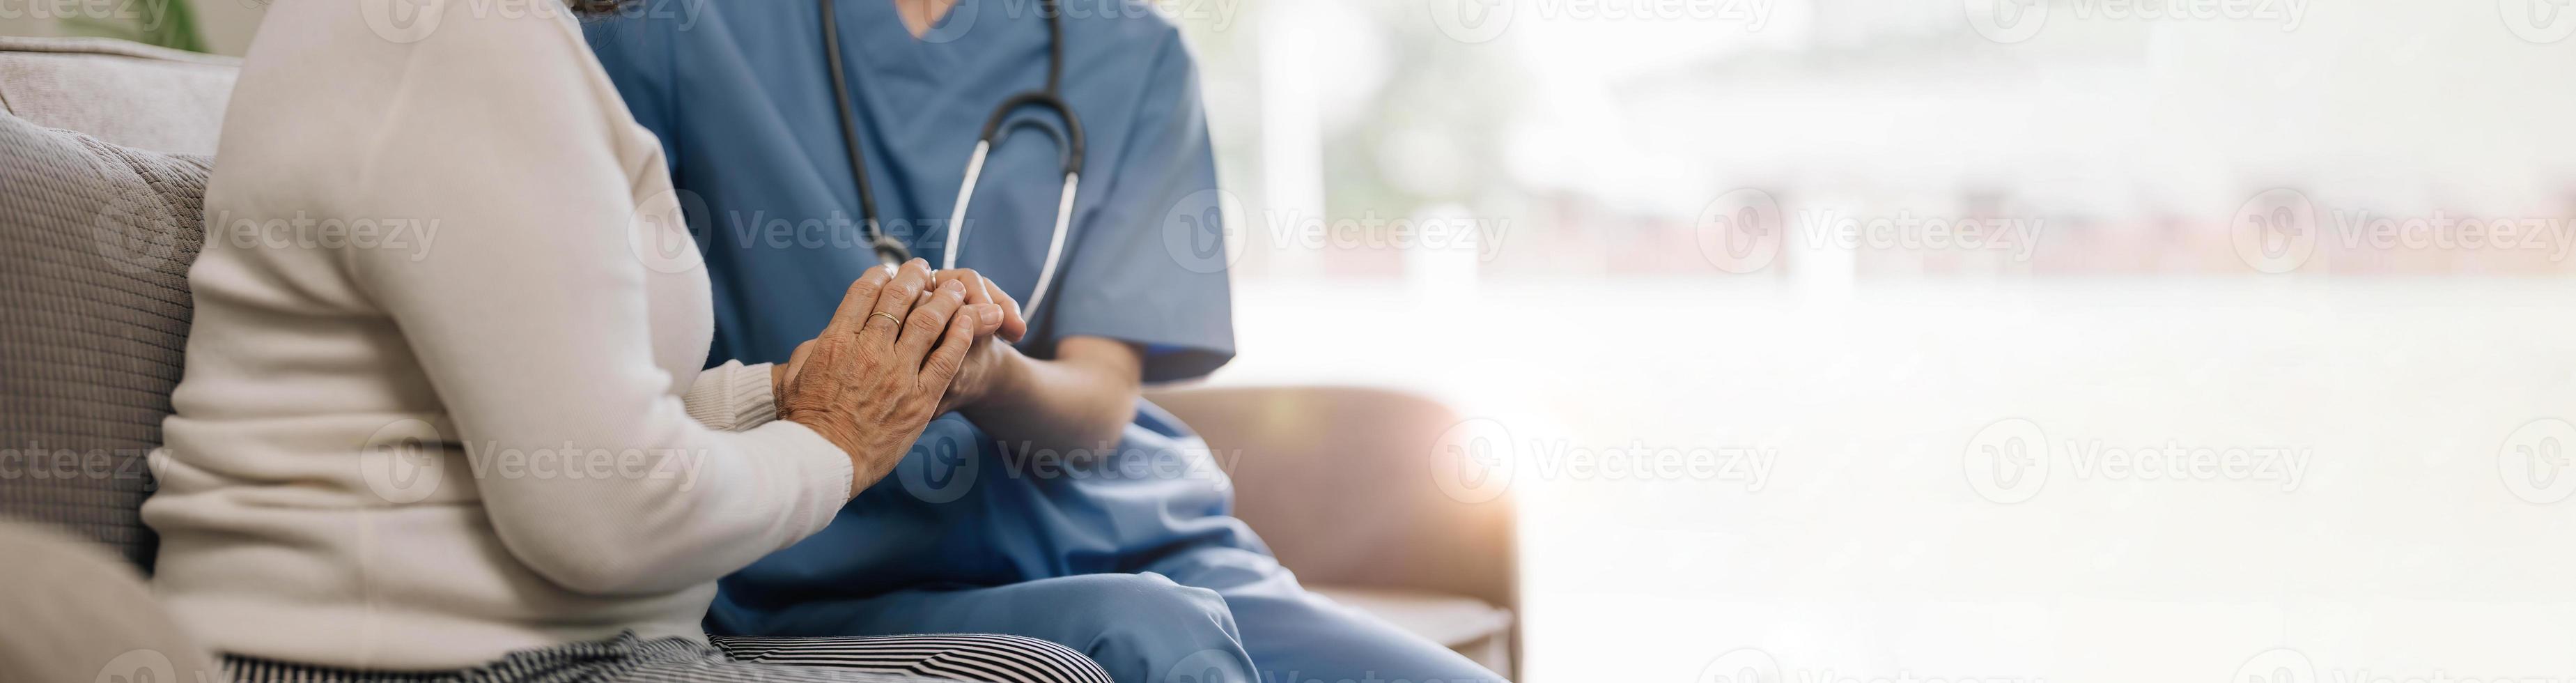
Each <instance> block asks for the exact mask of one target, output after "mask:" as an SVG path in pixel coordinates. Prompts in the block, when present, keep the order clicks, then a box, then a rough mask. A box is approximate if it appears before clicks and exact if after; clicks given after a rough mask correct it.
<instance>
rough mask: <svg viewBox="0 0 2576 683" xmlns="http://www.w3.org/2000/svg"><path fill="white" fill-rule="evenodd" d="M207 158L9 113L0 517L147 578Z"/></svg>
mask: <svg viewBox="0 0 2576 683" xmlns="http://www.w3.org/2000/svg"><path fill="white" fill-rule="evenodd" d="M209 161H210V160H209V159H208V158H206V157H198V156H173V155H167V154H161V153H158V152H151V151H146V150H139V149H133V148H128V147H121V146H117V145H112V144H108V143H105V142H100V141H98V140H95V139H92V138H89V137H88V136H84V135H81V134H79V133H73V132H69V131H62V130H53V129H48V128H43V127H40V126H36V125H34V124H31V123H28V122H26V121H24V120H20V119H18V118H16V117H12V116H9V115H7V114H0V517H6V518H15V519H21V520H29V521H34V522H39V523H45V524H50V525H53V526H54V527H56V528H59V529H61V530H63V531H65V532H67V533H71V534H74V535H76V536H79V537H83V538H89V539H93V540H96V541H98V542H101V543H104V544H106V545H107V546H109V548H110V549H111V550H113V551H115V552H116V553H118V554H119V555H121V556H122V557H124V558H125V559H126V560H127V561H130V562H133V563H134V564H135V566H136V567H137V568H139V569H142V570H143V571H145V572H147V573H148V572H149V571H150V570H151V561H152V554H153V545H154V537H153V535H152V532H151V530H150V529H148V528H146V527H144V526H143V523H142V521H141V519H140V518H139V515H138V510H139V509H140V508H141V507H142V505H143V498H144V496H146V495H149V494H150V493H151V491H152V486H153V484H152V473H151V472H150V471H148V469H147V467H146V463H147V462H148V461H147V459H146V457H145V456H146V454H148V453H150V452H151V450H152V449H153V448H156V447H158V446H160V444H161V419H162V418H163V417H166V416H168V415H169V414H170V390H171V388H172V387H174V386H176V385H177V384H178V382H179V368H180V362H181V360H182V351H183V349H185V347H186V339H187V335H188V318H189V311H190V303H189V297H188V277H187V275H188V264H189V262H191V261H193V260H195V258H196V256H197V250H198V248H199V247H200V245H201V244H202V242H203V236H204V232H203V226H202V220H203V212H202V207H203V200H204V196H205V186H206V174H207V170H208V166H209Z"/></svg>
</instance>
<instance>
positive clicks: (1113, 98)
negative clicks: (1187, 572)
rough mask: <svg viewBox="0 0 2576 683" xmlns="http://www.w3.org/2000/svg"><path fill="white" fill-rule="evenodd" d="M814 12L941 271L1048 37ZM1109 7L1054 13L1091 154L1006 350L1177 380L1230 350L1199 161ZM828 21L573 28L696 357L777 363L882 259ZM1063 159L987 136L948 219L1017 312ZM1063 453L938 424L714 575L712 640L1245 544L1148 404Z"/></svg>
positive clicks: (1186, 124) (755, 7)
mask: <svg viewBox="0 0 2576 683" xmlns="http://www.w3.org/2000/svg"><path fill="white" fill-rule="evenodd" d="M833 1H834V2H836V3H837V4H836V5H835V7H836V8H837V12H838V14H839V15H840V32H841V44H842V48H843V57H844V59H845V64H844V67H843V68H844V70H845V73H846V74H847V76H848V79H849V87H850V90H851V95H852V98H853V100H854V105H855V106H856V107H857V109H858V112H859V115H858V127H859V131H860V136H861V138H862V142H864V144H865V146H866V149H867V151H868V157H867V161H868V174H869V177H870V180H871V182H872V183H873V184H874V188H875V191H876V199H877V205H878V210H879V211H880V212H882V214H883V219H884V220H885V221H886V224H887V232H888V233H889V234H891V235H893V236H895V237H897V238H900V239H905V240H906V241H907V242H909V243H911V244H912V247H913V252H914V253H915V254H916V255H919V256H922V257H924V258H928V259H930V261H931V262H932V263H934V264H936V263H938V262H939V261H940V257H941V254H942V252H943V250H944V248H945V246H946V245H943V244H940V243H939V242H940V241H942V240H943V239H944V237H945V234H944V233H945V228H946V226H945V224H944V221H945V220H946V219H947V217H948V214H949V211H950V209H951V205H952V203H953V202H954V201H955V200H956V196H957V185H958V182H959V180H960V179H961V178H963V176H964V174H965V167H966V162H967V160H968V157H969V156H970V155H971V154H972V152H973V149H974V146H975V138H976V135H977V134H978V133H979V132H980V129H981V128H982V126H983V123H984V120H985V118H986V116H987V115H988V114H989V113H990V111H991V110H992V108H993V107H994V106H995V105H997V104H999V103H1000V102H1001V101H1002V100H1003V99H1004V98H1005V97H1008V96H1009V95H1011V94H1013V93H1017V92H1020V91H1024V90H1029V89H1034V88H1038V87H1041V86H1042V85H1043V83H1044V80H1045V77H1046V75H1045V74H1046V68H1047V59H1046V55H1047V49H1048V47H1047V46H1048V38H1047V31H1046V23H1045V21H1044V20H1043V19H1042V18H1041V17H1039V16H1037V15H1035V14H1033V13H1032V11H1033V10H1032V8H1034V7H1036V6H1037V3H1036V2H1035V1H1034V0H962V2H960V3H959V4H958V5H957V6H956V8H955V9H954V10H953V11H952V12H951V13H950V14H949V16H948V17H947V18H946V19H944V20H943V21H942V23H941V24H940V25H939V26H938V27H937V28H935V29H934V31H933V32H932V33H931V35H930V36H929V39H927V40H925V39H916V38H914V37H913V36H912V35H911V34H910V33H909V32H908V31H906V30H905V28H904V27H903V25H902V23H901V21H900V20H899V19H898V18H897V16H896V15H895V11H894V3H893V2H892V1H891V0H833ZM1123 7H1124V10H1125V11H1124V12H1109V13H1103V12H1098V11H1093V12H1080V13H1074V14H1072V15H1070V16H1068V17H1067V18H1066V19H1065V22H1064V29H1065V45H1064V52H1065V64H1064V67H1063V73H1064V75H1063V79H1064V80H1063V85H1062V95H1063V97H1064V99H1066V100H1067V101H1069V102H1070V104H1071V105H1072V107H1073V109H1074V111H1075V115H1077V116H1079V117H1080V118H1081V120H1082V123H1083V125H1084V127H1085V129H1086V131H1087V134H1088V142H1089V144H1088V159H1087V160H1086V161H1085V163H1084V165H1083V183H1082V188H1081V189H1082V191H1081V194H1080V196H1079V199H1078V201H1077V202H1076V204H1075V206H1074V220H1073V229H1072V235H1071V236H1070V237H1069V238H1068V241H1067V244H1066V247H1065V254H1064V265H1063V268H1062V270H1061V272H1060V273H1058V275H1057V276H1056V284H1055V291H1054V292H1053V293H1051V294H1050V295H1049V296H1048V299H1047V302H1046V303H1045V304H1044V306H1043V307H1042V308H1041V310H1040V311H1039V312H1038V315H1037V316H1036V317H1035V318H1034V319H1032V320H1031V321H1030V322H1031V329H1030V336H1029V338H1028V339H1027V340H1026V341H1024V342H1023V343H1022V344H1021V349H1022V350H1023V352H1025V353H1028V354H1030V355H1032V356H1034V357H1039V358H1046V357H1050V356H1051V355H1052V352H1053V349H1054V346H1055V343H1056V340H1059V339H1062V338H1064V337H1066V336H1071V335H1094V336H1101V337H1108V338H1113V339H1120V340H1126V341H1129V342H1135V343H1138V344H1141V345H1144V347H1145V348H1146V349H1147V353H1146V361H1145V370H1144V374H1145V379H1146V380H1147V381H1153V382H1160V381H1171V380H1180V379H1187V378H1193V377H1198V376H1201V375H1205V374H1207V373H1208V372H1209V371H1211V370H1214V369H1216V368H1217V367H1218V366H1220V365H1223V364H1224V363H1225V362H1226V360H1227V359H1229V358H1231V357H1232V356H1233V353H1234V335H1233V321H1232V310H1231V306H1230V304H1229V295H1228V291H1227V284H1226V273H1225V265H1226V264H1225V261H1224V259H1225V252H1224V250H1223V249H1222V246H1223V245H1222V241H1221V240H1222V232H1221V227H1222V226H1221V225H1219V224H1218V223H1216V222H1214V220H1213V218H1214V217H1215V216H1216V215H1217V208H1218V206H1219V204H1218V197H1219V193H1218V192H1217V191H1216V173H1215V159H1214V155H1213V153H1212V151H1211V149H1210V147H1209V143H1208V133H1207V123H1206V120H1205V116H1204V114H1203V112H1202V110H1201V108H1200V105H1199V93H1198V83H1197V76H1196V73H1195V69H1194V67H1193V65H1192V62H1191V59H1190V57H1189V54H1188V52H1187V50H1186V49H1185V47H1184V46H1183V45H1182V43H1181V39H1180V36H1179V34H1178V32H1177V31H1175V30H1174V29H1173V27H1172V26H1171V25H1170V24H1169V23H1167V22H1165V21H1163V20H1161V19H1159V18H1157V17H1155V16H1154V15H1152V14H1151V13H1150V12H1148V11H1147V10H1146V6H1145V5H1143V4H1142V3H1139V2H1127V3H1125V4H1124V5H1123ZM820 26H821V18H820V16H819V10H818V6H817V5H816V4H814V2H806V1H801V0H731V1H726V2H715V1H710V0H652V1H651V2H648V3H645V4H643V5H642V6H641V8H640V9H638V10H635V11H631V12H628V13H627V14H626V16H623V17H621V18H616V19H610V20H606V21H601V22H596V23H593V24H590V25H588V26H586V27H585V28H584V31H585V33H586V34H587V35H588V38H589V40H590V43H591V47H592V50H593V51H594V53H596V54H597V55H598V56H599V59H600V61H601V63H602V64H603V65H604V66H605V67H606V69H607V73H608V76H609V79H610V80H611V81H612V82H613V83H614V84H615V85H616V87H617V89H618V91H619V92H620V93H621V94H622V95H623V96H624V97H625V99H626V103H627V106H628V107H629V108H630V109H632V110H633V111H634V114H635V119H636V120H637V122H639V123H641V124H642V125H643V126H644V127H646V128H648V129H651V130H652V131H653V133H654V134H655V135H656V136H658V137H660V138H661V141H662V146H663V149H664V151H665V153H666V156H667V157H668V160H669V162H670V164H671V177H672V181H673V184H674V185H675V186H676V187H677V189H678V190H679V192H680V200H681V203H682V205H683V208H684V209H685V210H687V211H688V219H689V223H690V228H691V232H692V234H693V235H694V236H695V237H696V238H697V241H698V248H699V250H700V251H701V252H702V253H703V254H704V255H705V258H706V263H707V268H708V276H709V278H710V280H711V281H712V283H713V286H714V294H715V315H716V336H715V341H714V348H713V349H712V353H711V354H710V357H709V362H710V363H711V364H712V363H716V362H721V361H724V360H729V359H741V360H743V361H746V362H761V361H769V362H779V361H785V360H787V358H788V355H789V354H790V353H791V352H793V351H794V349H795V347H796V345H797V344H798V343H800V342H803V341H805V340H807V339H810V338H812V337H813V336H814V335H815V334H816V333H817V332H819V331H820V330H821V329H822V327H823V324H824V322H825V321H826V320H827V319H828V318H829V317H830V316H831V313H832V311H833V310H834V308H835V307H836V306H837V305H838V303H839V301H840V298H841V294H842V292H843V291H845V290H846V289H847V287H848V284H849V283H850V281H852V280H854V279H856V278H857V277H858V276H859V275H860V274H861V272H862V271H864V270H865V269H866V268H869V267H871V266H873V265H875V262H876V257H875V255H874V253H873V252H872V251H871V249H870V247H869V244H868V241H867V239H866V238H865V237H864V236H863V234H862V228H861V227H860V224H861V221H860V219H859V217H858V213H859V211H858V208H857V207H858V195H857V190H856V189H855V187H854V186H853V185H852V182H851V177H850V176H851V174H850V171H849V161H848V158H847V157H846V156H845V155H844V153H843V147H842V138H841V133H840V123H839V119H838V116H837V114H836V112H837V108H836V106H835V104H834V103H833V97H832V89H831V85H830V81H828V80H827V78H828V75H827V74H828V71H827V70H826V65H825V64H824V63H823V45H822V38H821V33H820V31H821V27H820ZM1046 120H1048V121H1050V122H1052V120H1053V119H1052V117H1051V116H1050V117H1047V119H1046ZM1058 153H1059V152H1058V150H1057V148H1056V147H1055V146H1054V145H1052V144H1050V143H1049V141H1048V139H1047V138H1046V136H1044V135H1043V134H1041V133H1037V132H1034V131H1024V132H1021V133H1019V134H1017V135H1016V136H1014V137H1011V138H1008V139H1005V140H1004V141H1002V142H1001V143H1000V144H999V146H998V147H997V148H996V149H995V150H994V152H993V154H992V157H991V159H990V160H989V161H988V162H987V164H986V166H985V169H984V175H983V180H982V182H981V183H980V184H979V186H978V189H977V191H976V192H975V197H974V202H973V207H972V212H971V213H970V214H969V216H968V218H967V221H966V223H967V225H966V229H965V233H966V235H965V238H964V240H963V241H964V244H965V248H964V250H963V252H962V253H961V258H960V259H959V265H962V266H966V267H971V268H974V269H976V270H977V271H979V272H982V273H983V274H985V275H986V276H988V277H991V278H992V279H993V280H994V281H996V282H998V283H1000V284H1001V285H1002V286H1003V287H1005V288H1007V289H1008V290H1009V291H1010V292H1011V294H1012V295H1013V296H1015V297H1018V298H1019V299H1020V300H1021V301H1023V302H1026V301H1028V300H1029V299H1030V294H1031V292H1030V288H1031V287H1032V286H1033V285H1034V284H1035V282H1036V279H1037V269H1038V266H1039V263H1040V261H1041V259H1043V258H1044V257H1045V253H1046V246H1047V241H1048V239H1049V237H1050V233H1051V232H1052V229H1053V227H1054V221H1055V214H1056V207H1057V202H1058V200H1059V192H1060V191H1061V189H1062V176H1061V170H1062V165H1061V162H1060V161H1059V157H1058V156H1057V155H1058ZM1061 455H1065V456H1067V457H1073V458H1078V460H1076V461H1075V462H1076V466H1074V467H1070V468H1067V467H1062V466H1061V465H1062V464H1063V463H1056V464H1055V465H1048V466H1036V465H1031V464H1030V462H1029V461H1027V460H1026V455H1025V454H1016V455H1006V454H1005V453H1004V452H1003V451H1002V450H1001V449H1000V448H998V444H995V443H994V442H993V440H992V439H991V438H990V437H989V436H987V435H985V434H984V433H983V432H982V431H981V430H980V429H977V428H976V427H975V426H974V425H973V424H971V423H970V422H968V421H967V420H965V419H964V418H963V417H962V416H959V415H957V414H953V413H952V414H949V415H945V416H942V417H940V418H939V419H937V420H935V421H933V422H932V423H931V424H930V426H929V428H928V429H926V430H925V431H924V432H923V434H922V435H921V438H920V439H919V441H918V443H917V444H916V445H915V446H914V448H913V450H912V451H911V452H910V453H909V454H907V455H906V457H905V458H904V459H903V460H902V461H901V462H900V463H899V464H898V465H897V466H896V468H895V471H894V472H893V473H892V474H891V475H889V476H887V477H886V478H885V479H884V480H882V481H879V482H878V483H876V484H875V485H873V486H871V487H869V489H868V490H866V491H864V492H862V493H861V494H860V495H859V496H858V497H857V498H855V499H853V500H852V501H851V502H850V504H849V505H848V506H846V507H844V508H843V509H842V511H841V513H840V515H839V517H837V518H836V519H835V520H834V522H833V523H832V525H831V526H830V527H829V528H826V529H825V530H823V532H821V533H818V534H816V535H814V536H813V537H810V538H807V539H806V540H804V541H802V542H799V543H797V544H796V545H794V546H791V547H789V548H787V549H784V550H781V551H779V552H778V553H776V554H773V555H771V556H769V557H768V558H764V559H762V560H761V561H760V562H758V563H755V564H753V565H752V566H751V567H748V568H746V569H744V570H742V571H741V572H737V573H736V574H734V575H733V576H731V577H728V578H726V579H725V580H724V581H723V583H722V591H721V592H720V593H719V596H718V598H717V600H716V604H715V605H714V607H713V608H712V609H711V610H710V611H709V615H708V628H709V630H710V631H713V632H716V633H719V634H722V633H761V632H777V631H779V630H781V629H784V628H787V627H786V626H783V625H782V621H783V620H785V619H789V618H790V617H787V616H784V615H787V614H791V613H798V614H808V615H809V616H810V614H811V610H810V609H804V611H802V612H799V611H797V610H799V609H800V608H812V607H814V606H816V605H826V606H828V605H831V604H835V603H833V602H832V600H833V599H834V598H846V597H856V596H874V595H884V594H888V593H891V592H895V591H903V590H914V589H919V590H938V589H941V588H943V587H958V586H997V585H1004V584H1010V583H1016V582H1020V581H1027V580H1032V579H1039V578H1048V577H1055V576H1066V575H1073V574H1087V573H1100V572H1134V571H1141V570H1142V569H1141V568H1142V567H1145V566H1147V565H1148V564H1150V563H1152V562H1155V561H1158V560H1159V559H1161V558H1165V557H1169V556H1170V555H1171V554H1173V553H1176V552H1184V551H1186V549H1190V548H1207V547H1228V548H1240V549H1250V550H1255V551H1261V545H1260V541H1259V540H1258V539H1257V538H1255V537H1254V536H1253V535H1252V534H1251V533H1250V531H1249V530H1246V529H1244V527H1243V526H1242V524H1241V523H1240V522H1238V521H1236V520H1234V519H1233V518H1232V517H1229V516H1228V513H1229V512H1230V509H1231V507H1232V489H1231V487H1230V486H1229V484H1228V483H1227V481H1226V479H1225V477H1224V474H1223V473H1222V472H1221V471H1217V470H1216V469H1215V468H1214V467H1212V466H1210V465H1211V463H1212V459H1211V458H1210V457H1209V454H1208V453H1207V452H1206V450H1205V448H1204V446H1199V445H1196V442H1195V440H1194V439H1193V438H1191V437H1189V435H1188V433H1187V431H1186V429H1185V428H1184V427H1182V426H1181V425H1180V424H1179V423H1178V422H1177V421H1174V420H1171V419H1170V417H1169V416H1168V415H1167V414H1164V413H1162V412H1161V411H1159V410H1157V409H1155V408H1154V407H1153V406H1151V405H1144V404H1141V402H1140V405H1139V411H1138V417H1137V421H1136V423H1135V424H1133V425H1130V426H1129V427H1128V429H1127V430H1126V433H1125V437H1124V440H1123V441H1122V442H1121V443H1120V444H1118V445H1117V447H1116V451H1115V452H1114V453H1110V454H1073V453H1067V454H1061ZM1104 456H1105V457H1104ZM1175 464H1177V465H1178V466H1177V467H1173V466H1172V465H1175ZM1086 468H1087V469H1086ZM1136 472H1146V473H1149V474H1148V475H1147V476H1142V477H1138V476H1130V475H1131V474H1132V473H1136ZM1173 472H1178V473H1181V474H1180V475H1179V476H1161V475H1160V474H1151V473H1173Z"/></svg>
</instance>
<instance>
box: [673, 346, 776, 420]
mask: <svg viewBox="0 0 2576 683" xmlns="http://www.w3.org/2000/svg"><path fill="white" fill-rule="evenodd" d="M769 368H770V364H768V363H760V364H756V365H743V364H742V361H738V360H729V361H725V363H724V364H723V365H718V366H715V367H712V368H707V369H705V370H702V371H699V372H698V378H697V381H694V382H690V383H689V391H688V393H685V394H681V395H680V402H681V404H682V405H683V406H685V407H686V408H687V409H688V412H689V417H691V418H695V419H696V420H697V421H698V423H699V424H703V425H706V426H707V428H708V429H713V430H716V431H719V432H739V431H743V430H746V429H750V428H753V427H758V426H761V425H764V424H768V423H769V422H770V421H773V420H776V419H778V395H777V394H776V393H775V391H774V389H773V387H771V386H770V383H769Z"/></svg>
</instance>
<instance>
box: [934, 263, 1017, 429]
mask: <svg viewBox="0 0 2576 683" xmlns="http://www.w3.org/2000/svg"><path fill="white" fill-rule="evenodd" d="M932 277H933V278H935V279H938V280H940V281H942V282H950V281H953V282H956V283H958V284H959V285H961V286H963V287H965V289H966V303H967V304H969V305H970V306H977V307H981V308H983V309H984V310H985V311H988V312H986V313H982V315H986V316H988V317H987V319H985V320H983V321H980V322H982V323H984V324H981V325H977V326H976V328H975V343H974V345H973V346H972V347H969V348H968V349H967V350H966V363H965V365H964V366H963V367H961V368H959V369H958V371H957V377H956V378H955V379H954V380H951V381H950V382H949V384H948V393H947V394H946V395H944V396H942V397H940V399H939V412H940V413H942V414H945V413H947V412H949V411H952V410H957V409H960V408H964V407H966V406H970V405H974V404H976V403H977V402H980V401H982V400H984V397H986V396H990V395H992V394H993V393H994V392H996V391H1000V390H1001V387H1002V385H1004V384H1005V383H1007V378H1008V377H1009V376H1010V371H1011V370H1012V369H1013V367H1014V364H1015V362H1016V361H1018V360H1019V355H1020V352H1019V350H1018V349H1014V348H1012V347H1011V345H1010V344H1009V343H1008V342H1017V341H1019V340H1020V339H1021V338H1022V337H1025V336H1027V335H1028V333H1029V323H1028V320H1026V319H1025V318H1022V317H1021V315H1020V302H1019V301H1017V300H1014V299H1012V298H1011V295H1010V294H1008V293H1005V292H1003V291H1002V287H1001V285H997V284H993V281H991V280H987V279H985V278H984V276H983V275H982V274H980V273H976V272H975V270H974V269H972V268H950V269H947V270H942V271H939V272H938V273H936V274H934V275H932ZM995 313H998V315H995ZM997 338H998V339H997Z"/></svg>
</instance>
